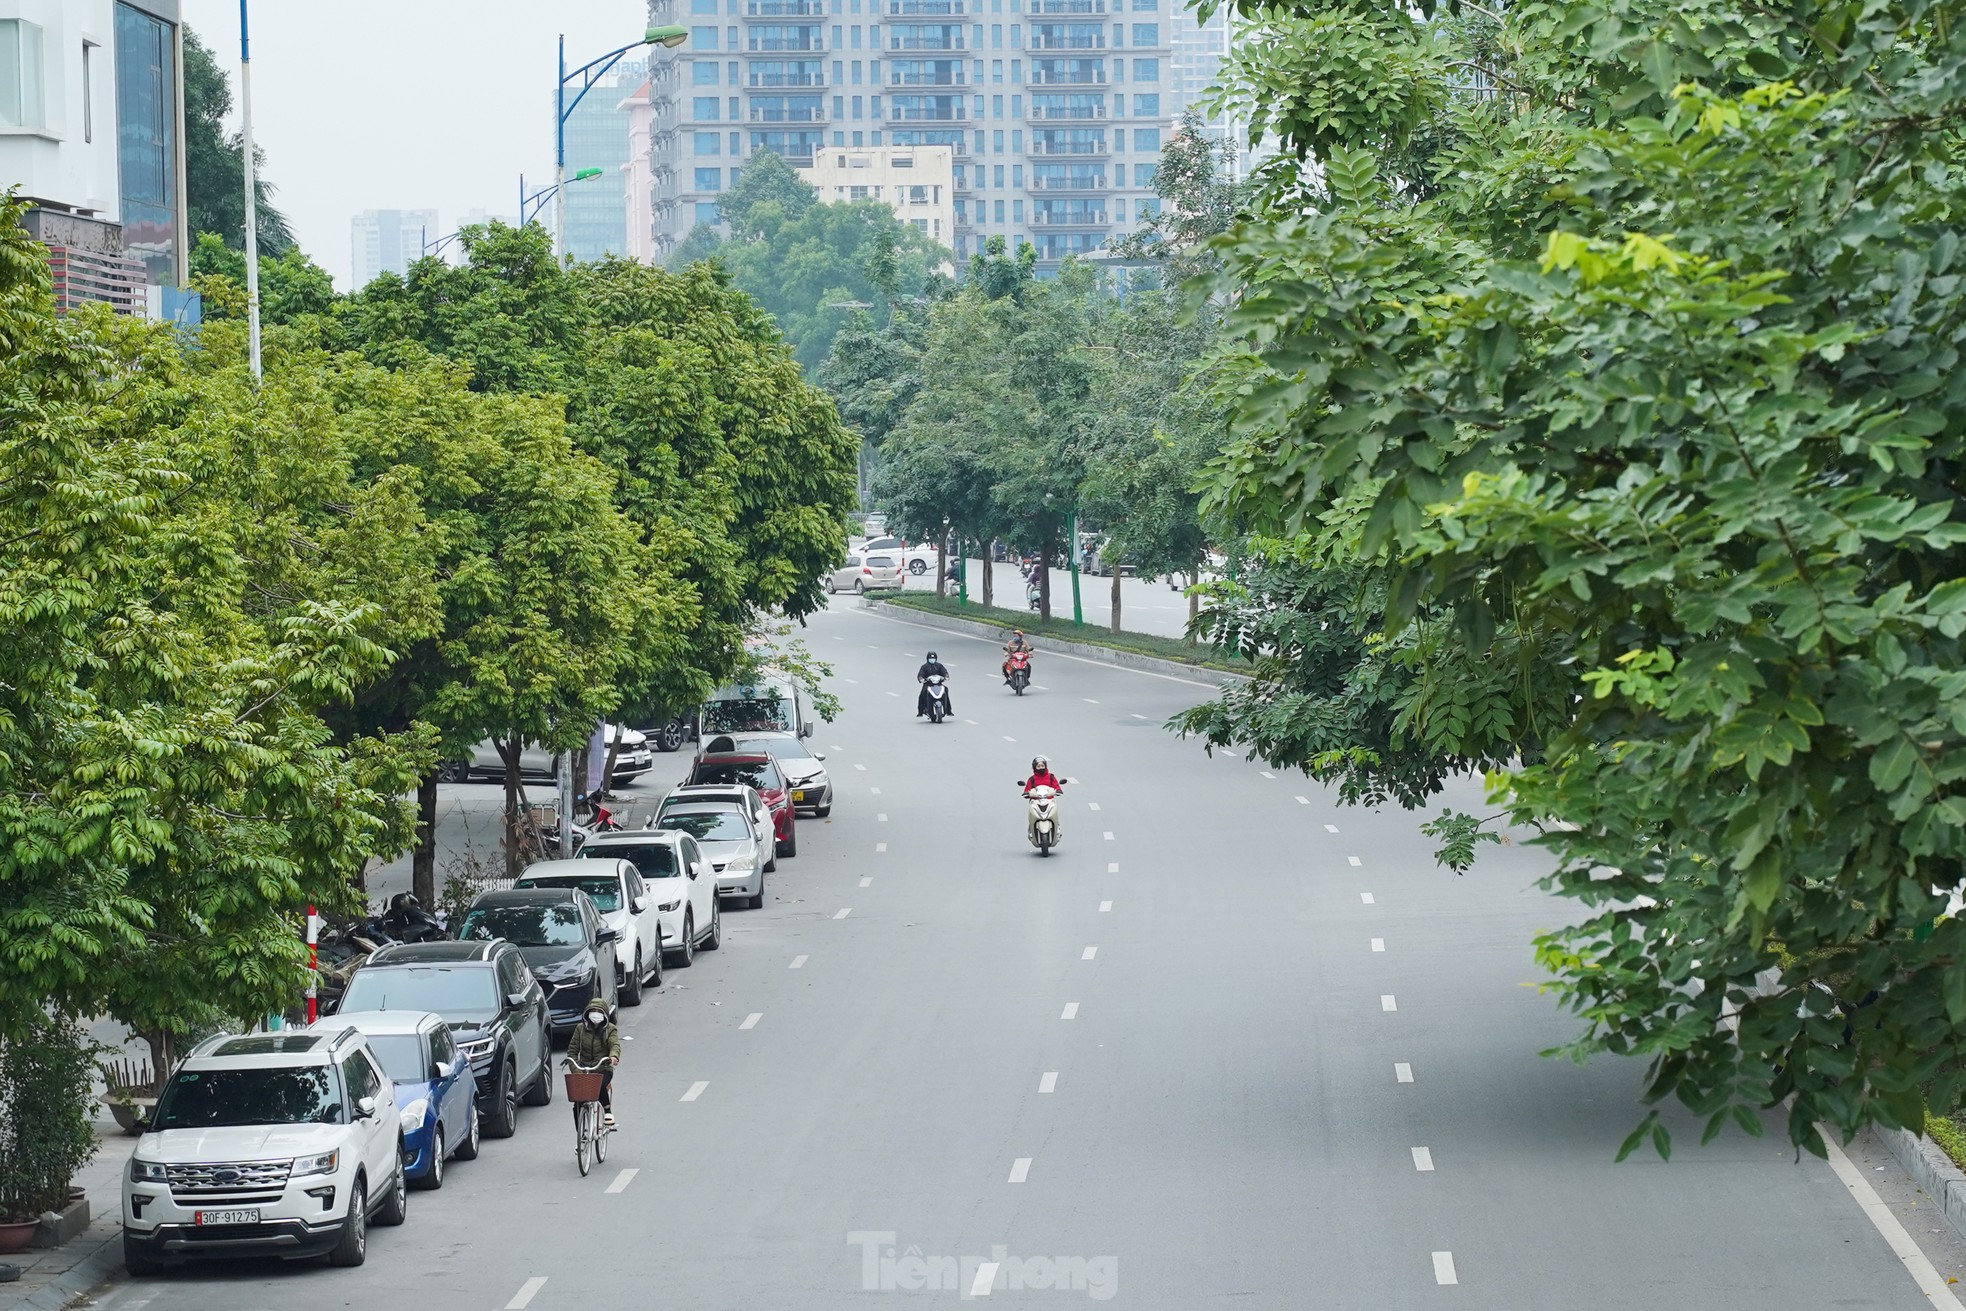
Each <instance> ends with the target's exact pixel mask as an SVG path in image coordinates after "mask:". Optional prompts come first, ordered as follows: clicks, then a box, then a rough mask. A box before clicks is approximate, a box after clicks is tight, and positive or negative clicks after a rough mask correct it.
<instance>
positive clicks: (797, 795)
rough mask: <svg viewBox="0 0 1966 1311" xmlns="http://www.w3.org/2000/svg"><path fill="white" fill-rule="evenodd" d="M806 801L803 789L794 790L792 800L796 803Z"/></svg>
mask: <svg viewBox="0 0 1966 1311" xmlns="http://www.w3.org/2000/svg"><path fill="white" fill-rule="evenodd" d="M805 799H806V794H805V790H804V789H803V788H795V789H794V790H793V792H792V800H794V801H804V800H805Z"/></svg>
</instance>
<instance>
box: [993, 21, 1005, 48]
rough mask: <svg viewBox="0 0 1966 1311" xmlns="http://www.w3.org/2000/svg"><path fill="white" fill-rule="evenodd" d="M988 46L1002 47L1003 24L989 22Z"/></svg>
mask: <svg viewBox="0 0 1966 1311" xmlns="http://www.w3.org/2000/svg"><path fill="white" fill-rule="evenodd" d="M990 48H991V49H992V50H1001V49H1003V24H1002V23H992V24H990Z"/></svg>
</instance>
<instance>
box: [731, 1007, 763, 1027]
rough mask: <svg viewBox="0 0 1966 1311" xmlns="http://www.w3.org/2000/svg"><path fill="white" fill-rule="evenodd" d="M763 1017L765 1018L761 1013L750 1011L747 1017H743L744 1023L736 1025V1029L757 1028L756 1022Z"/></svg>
mask: <svg viewBox="0 0 1966 1311" xmlns="http://www.w3.org/2000/svg"><path fill="white" fill-rule="evenodd" d="M764 1017H765V1013H764V1012H763V1011H752V1012H751V1013H750V1014H749V1015H747V1016H745V1017H744V1023H742V1024H740V1025H738V1026H737V1027H738V1028H740V1029H755V1028H757V1027H758V1021H759V1020H762V1019H763V1018H764Z"/></svg>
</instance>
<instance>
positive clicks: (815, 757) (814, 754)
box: [812, 751, 826, 760]
mask: <svg viewBox="0 0 1966 1311" xmlns="http://www.w3.org/2000/svg"><path fill="white" fill-rule="evenodd" d="M812 758H813V759H814V760H824V759H825V758H826V757H825V756H823V755H821V754H820V753H819V752H817V751H815V752H813V753H812Z"/></svg>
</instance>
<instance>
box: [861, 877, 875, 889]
mask: <svg viewBox="0 0 1966 1311" xmlns="http://www.w3.org/2000/svg"><path fill="white" fill-rule="evenodd" d="M860 886H861V887H863V888H871V887H873V886H874V876H873V875H872V874H869V875H868V876H867V877H866V878H864V879H862V880H860Z"/></svg>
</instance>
